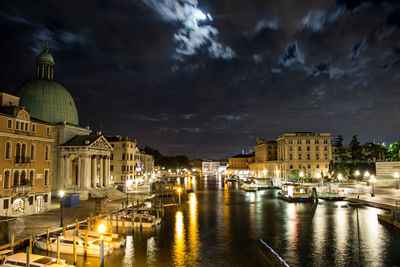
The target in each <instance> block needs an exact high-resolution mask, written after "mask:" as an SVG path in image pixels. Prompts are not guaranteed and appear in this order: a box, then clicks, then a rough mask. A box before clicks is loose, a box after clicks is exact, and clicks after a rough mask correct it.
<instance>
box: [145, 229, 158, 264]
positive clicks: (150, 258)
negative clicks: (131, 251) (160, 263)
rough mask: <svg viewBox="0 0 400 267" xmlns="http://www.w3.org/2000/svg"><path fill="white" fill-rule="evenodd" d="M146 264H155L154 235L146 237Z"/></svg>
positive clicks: (155, 247) (155, 248)
mask: <svg viewBox="0 0 400 267" xmlns="http://www.w3.org/2000/svg"><path fill="white" fill-rule="evenodd" d="M146 259H147V262H146V263H147V264H148V265H150V266H156V265H157V246H156V240H155V238H154V236H152V237H150V238H149V239H147V257H146Z"/></svg>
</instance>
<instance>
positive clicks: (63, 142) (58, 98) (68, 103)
mask: <svg viewBox="0 0 400 267" xmlns="http://www.w3.org/2000/svg"><path fill="white" fill-rule="evenodd" d="M36 63H37V67H36V78H35V79H33V80H31V81H28V82H26V83H25V84H23V85H21V86H20V87H19V88H18V89H17V90H16V95H17V96H18V97H20V98H21V106H23V107H25V108H26V109H28V110H30V112H31V116H32V117H34V118H36V119H39V120H42V121H45V122H48V123H50V124H51V125H52V129H53V142H52V159H53V160H52V168H51V177H52V193H53V195H56V194H58V193H59V191H60V190H63V191H65V192H66V193H75V194H80V198H81V199H87V198H88V197H89V196H90V195H99V194H98V193H97V191H99V189H100V188H106V187H108V186H109V185H110V156H111V151H112V147H111V145H110V144H109V143H108V142H107V140H106V139H105V138H104V136H103V135H101V133H96V134H92V133H91V130H90V129H89V127H82V126H80V125H79V118H78V112H77V109H76V106H75V102H74V99H73V98H72V96H71V94H70V93H69V92H68V91H67V89H65V88H64V87H63V86H62V85H61V84H59V83H57V82H55V81H54V64H55V62H54V59H53V56H52V55H51V54H50V53H49V47H48V40H47V41H46V43H45V45H44V49H43V52H42V53H41V54H40V55H39V56H38V57H37V62H36Z"/></svg>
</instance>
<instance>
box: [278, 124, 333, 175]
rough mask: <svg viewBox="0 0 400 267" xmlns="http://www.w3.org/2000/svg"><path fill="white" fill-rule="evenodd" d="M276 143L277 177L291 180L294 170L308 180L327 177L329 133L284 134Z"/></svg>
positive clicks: (329, 150) (330, 157)
mask: <svg viewBox="0 0 400 267" xmlns="http://www.w3.org/2000/svg"><path fill="white" fill-rule="evenodd" d="M276 141H277V143H278V158H277V161H278V168H279V169H278V171H279V177H282V178H292V177H293V171H295V170H298V171H300V172H303V174H304V177H310V178H311V177H313V178H315V177H318V176H320V177H323V176H326V175H328V172H329V162H330V161H331V159H332V149H331V134H330V133H311V132H298V133H285V134H282V135H280V136H279V137H278V138H277V140H276ZM277 173H278V172H277Z"/></svg>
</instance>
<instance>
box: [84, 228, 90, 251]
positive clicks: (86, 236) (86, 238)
mask: <svg viewBox="0 0 400 267" xmlns="http://www.w3.org/2000/svg"><path fill="white" fill-rule="evenodd" d="M88 239H89V230H88V229H86V231H85V257H87V243H88Z"/></svg>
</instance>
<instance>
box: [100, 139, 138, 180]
mask: <svg viewBox="0 0 400 267" xmlns="http://www.w3.org/2000/svg"><path fill="white" fill-rule="evenodd" d="M106 138H107V141H108V142H109V143H110V144H111V146H112V147H113V152H112V154H111V163H110V164H111V165H110V173H111V181H112V183H126V182H127V181H131V182H128V183H133V180H134V179H135V156H136V142H135V141H132V140H130V139H129V138H128V137H125V138H124V137H122V136H119V135H118V136H112V137H106Z"/></svg>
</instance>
